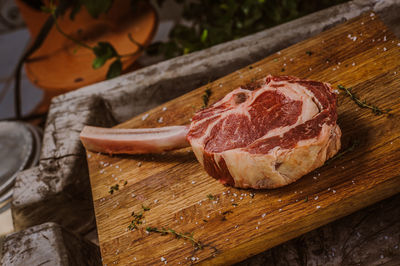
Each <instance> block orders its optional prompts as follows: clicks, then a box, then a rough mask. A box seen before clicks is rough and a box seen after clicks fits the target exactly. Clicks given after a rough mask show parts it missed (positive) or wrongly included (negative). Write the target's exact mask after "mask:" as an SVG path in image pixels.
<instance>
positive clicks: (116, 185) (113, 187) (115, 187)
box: [108, 184, 119, 195]
mask: <svg viewBox="0 0 400 266" xmlns="http://www.w3.org/2000/svg"><path fill="white" fill-rule="evenodd" d="M117 190H119V185H118V184H115V185H114V186H111V187H110V190H109V191H108V193H110V194H111V195H112V194H114V191H117Z"/></svg>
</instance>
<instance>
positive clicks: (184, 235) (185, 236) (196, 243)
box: [146, 227, 203, 249]
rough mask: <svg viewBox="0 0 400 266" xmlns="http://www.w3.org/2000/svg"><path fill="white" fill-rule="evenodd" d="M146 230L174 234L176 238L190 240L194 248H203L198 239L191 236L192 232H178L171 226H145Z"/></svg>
mask: <svg viewBox="0 0 400 266" xmlns="http://www.w3.org/2000/svg"><path fill="white" fill-rule="evenodd" d="M146 231H147V232H149V233H151V232H155V233H159V234H161V235H162V236H164V235H168V234H170V235H173V236H175V237H176V238H177V239H180V238H182V239H185V240H188V241H190V242H191V243H192V244H193V247H195V249H203V244H202V243H201V242H200V241H199V240H196V239H195V238H194V237H193V233H179V232H176V231H175V230H173V229H171V228H168V229H165V228H164V227H163V228H161V229H160V228H157V227H146Z"/></svg>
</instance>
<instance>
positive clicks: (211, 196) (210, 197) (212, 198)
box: [207, 194, 216, 200]
mask: <svg viewBox="0 0 400 266" xmlns="http://www.w3.org/2000/svg"><path fill="white" fill-rule="evenodd" d="M207 198H208V199H209V200H216V198H215V196H214V195H212V194H208V195H207Z"/></svg>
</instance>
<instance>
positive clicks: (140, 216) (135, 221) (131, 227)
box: [128, 205, 150, 231]
mask: <svg viewBox="0 0 400 266" xmlns="http://www.w3.org/2000/svg"><path fill="white" fill-rule="evenodd" d="M142 209H143V211H145V212H146V211H150V208H149V207H146V206H144V205H142ZM131 216H132V217H133V220H132V222H131V223H130V224H129V225H128V229H129V230H131V231H132V230H134V229H137V228H138V225H139V224H142V223H143V218H144V215H143V212H140V213H139V214H136V213H135V212H134V211H133V212H132V214H131Z"/></svg>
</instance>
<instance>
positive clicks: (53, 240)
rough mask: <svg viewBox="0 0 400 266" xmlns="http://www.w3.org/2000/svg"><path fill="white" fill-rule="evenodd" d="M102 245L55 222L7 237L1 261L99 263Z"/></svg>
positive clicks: (10, 262) (9, 262)
mask: <svg viewBox="0 0 400 266" xmlns="http://www.w3.org/2000/svg"><path fill="white" fill-rule="evenodd" d="M100 264H101V260H100V251H99V248H98V247H97V246H96V245H94V244H92V243H90V242H88V241H85V240H83V239H82V238H80V237H78V236H76V235H74V234H72V233H70V232H68V231H66V230H65V229H63V228H61V227H60V226H59V225H57V224H54V223H45V224H41V225H38V226H34V227H31V228H29V229H26V230H24V231H21V232H18V233H13V234H10V235H8V236H6V237H5V239H4V246H3V257H2V259H1V265H63V266H64V265H65V266H67V265H77V266H78V265H100Z"/></svg>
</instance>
